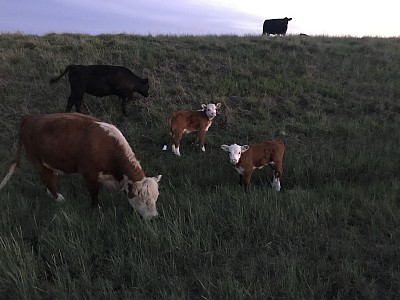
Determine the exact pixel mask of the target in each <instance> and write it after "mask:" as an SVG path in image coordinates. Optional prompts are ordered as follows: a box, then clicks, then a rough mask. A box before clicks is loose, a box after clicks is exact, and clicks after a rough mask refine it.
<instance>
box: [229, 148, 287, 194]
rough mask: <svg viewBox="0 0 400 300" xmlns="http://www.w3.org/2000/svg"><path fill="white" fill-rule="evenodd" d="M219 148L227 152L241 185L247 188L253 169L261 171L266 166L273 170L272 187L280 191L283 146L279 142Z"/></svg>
mask: <svg viewBox="0 0 400 300" xmlns="http://www.w3.org/2000/svg"><path fill="white" fill-rule="evenodd" d="M221 148H222V149H223V150H224V151H226V152H229V159H230V162H231V163H232V164H234V165H235V167H236V170H237V171H238V173H239V176H240V181H239V183H240V184H241V185H244V186H245V187H248V186H249V184H250V179H251V175H252V173H253V170H254V169H256V168H257V169H261V168H262V167H265V166H267V165H269V166H271V168H272V169H273V174H274V180H273V181H272V187H273V188H275V190H276V191H278V192H279V191H280V189H281V183H280V179H281V176H282V161H283V154H284V152H285V146H284V145H283V143H282V142H281V141H265V142H262V143H259V144H252V145H244V146H240V145H237V144H233V145H230V146H228V145H222V146H221Z"/></svg>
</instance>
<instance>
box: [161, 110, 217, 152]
mask: <svg viewBox="0 0 400 300" xmlns="http://www.w3.org/2000/svg"><path fill="white" fill-rule="evenodd" d="M220 107H221V103H217V104H213V103H209V104H207V105H205V104H202V109H201V110H198V111H176V112H173V113H172V114H171V115H170V116H169V117H168V126H169V129H170V133H171V138H172V152H174V153H175V154H176V155H178V156H180V155H181V153H180V152H179V145H180V141H181V139H182V135H183V134H184V133H189V132H193V131H197V139H196V144H199V146H200V147H201V150H202V151H206V149H205V148H204V140H205V135H206V131H208V128H210V126H211V124H212V120H213V119H214V118H215V116H216V115H217V109H219V108H220ZM164 148H165V149H166V147H164Z"/></svg>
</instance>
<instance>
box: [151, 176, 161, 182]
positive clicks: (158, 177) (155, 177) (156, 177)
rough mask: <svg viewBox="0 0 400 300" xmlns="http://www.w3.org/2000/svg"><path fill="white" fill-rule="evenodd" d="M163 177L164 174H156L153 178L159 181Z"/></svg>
mask: <svg viewBox="0 0 400 300" xmlns="http://www.w3.org/2000/svg"><path fill="white" fill-rule="evenodd" d="M161 177H162V175H158V176H154V177H153V179H154V180H155V181H156V182H159V181H160V180H161Z"/></svg>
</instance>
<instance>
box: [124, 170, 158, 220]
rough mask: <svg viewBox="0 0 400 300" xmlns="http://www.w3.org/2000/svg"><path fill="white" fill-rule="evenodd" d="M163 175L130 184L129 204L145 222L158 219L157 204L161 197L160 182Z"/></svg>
mask: <svg viewBox="0 0 400 300" xmlns="http://www.w3.org/2000/svg"><path fill="white" fill-rule="evenodd" d="M160 179H161V175H158V176H155V177H145V178H144V179H142V180H141V181H136V182H134V183H133V184H129V188H128V201H129V204H130V205H131V206H132V207H133V208H134V209H135V210H136V211H137V212H138V213H139V215H141V216H142V217H143V219H145V220H150V219H152V218H155V217H158V212H157V208H156V202H157V198H158V195H159V192H158V182H159V181H160Z"/></svg>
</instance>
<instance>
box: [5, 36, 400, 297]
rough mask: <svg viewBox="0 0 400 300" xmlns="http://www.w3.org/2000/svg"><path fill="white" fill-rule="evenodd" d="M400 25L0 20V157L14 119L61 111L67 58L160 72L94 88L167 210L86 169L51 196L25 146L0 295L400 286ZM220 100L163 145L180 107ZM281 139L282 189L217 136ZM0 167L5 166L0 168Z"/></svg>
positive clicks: (384, 291) (240, 293) (8, 214)
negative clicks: (231, 26) (136, 88)
mask: <svg viewBox="0 0 400 300" xmlns="http://www.w3.org/2000/svg"><path fill="white" fill-rule="evenodd" d="M399 50H400V40H399V39H396V38H392V39H381V38H353V37H345V38H335V37H323V36H312V37H304V36H290V35H289V36H285V37H261V36H244V37H238V36H212V35H210V36H163V35H160V36H135V35H98V36H88V35H79V34H49V35H45V36H33V35H21V34H1V35H0V126H1V128H2V129H1V130H0V143H1V147H0V167H1V168H0V169H1V170H3V173H2V174H5V173H6V169H7V166H8V163H9V161H10V160H11V159H12V158H13V155H14V150H15V146H14V144H15V142H16V133H17V126H18V122H19V118H20V117H21V116H22V115H24V114H27V113H52V112H60V111H64V110H65V106H66V99H67V97H68V95H69V84H68V82H67V80H66V79H65V78H64V79H62V80H60V81H59V82H58V83H57V84H54V85H51V86H50V85H49V83H48V81H49V79H50V78H51V77H53V76H55V75H57V74H59V73H60V72H61V70H63V69H64V68H65V66H66V65H68V64H113V65H123V66H126V67H128V68H130V69H131V70H132V71H134V72H135V73H136V74H138V75H140V76H142V77H148V78H149V80H150V84H151V87H150V92H151V96H150V97H149V98H141V97H139V98H138V99H137V100H136V101H134V102H132V103H129V105H128V113H129V116H128V117H126V118H125V117H123V116H122V113H121V111H120V103H119V100H118V99H117V98H116V97H104V98H96V97H92V96H90V95H85V96H84V107H83V109H84V112H85V113H89V114H92V115H95V116H97V117H99V118H100V119H102V120H104V121H107V122H111V123H113V124H115V125H116V126H117V127H118V128H120V130H121V131H122V132H123V134H124V135H125V137H126V138H127V140H128V141H129V143H130V144H131V146H132V148H133V150H134V152H135V153H136V155H137V156H138V158H139V160H140V161H141V164H142V167H143V168H144V170H145V173H146V174H147V175H149V176H150V175H158V174H162V175H163V177H162V180H161V182H160V197H159V202H158V203H157V205H158V210H159V213H160V217H159V218H158V219H157V220H152V221H150V222H144V221H143V220H141V219H140V218H139V216H138V215H137V214H136V213H135V212H134V210H133V209H132V208H131V207H130V206H129V204H128V202H127V201H126V199H125V196H124V195H123V193H119V192H115V191H110V190H107V189H103V190H102V191H101V193H100V203H101V205H102V210H101V211H92V210H91V209H90V201H89V196H88V193H87V192H86V190H85V187H84V185H83V183H82V180H81V178H79V176H64V177H61V178H60V179H59V186H60V189H61V191H62V193H63V195H64V196H65V198H66V199H67V202H66V203H64V204H58V203H55V202H53V201H52V200H51V199H49V198H48V197H47V195H46V193H45V188H44V187H43V185H42V184H41V183H40V180H39V178H38V176H37V175H36V174H35V173H34V172H33V170H32V167H31V166H30V165H29V163H28V162H27V160H26V158H24V159H23V163H22V165H21V167H20V168H19V169H18V170H17V172H16V174H15V175H14V177H12V179H11V181H10V182H9V183H8V185H7V186H6V187H5V188H4V189H3V190H2V191H1V192H0V198H1V201H0V220H1V221H0V231H1V236H0V295H1V296H2V298H4V299H6V298H7V299H9V298H10V299H42V298H44V299H83V298H86V299H114V298H117V299H121V298H122V299H396V298H399V297H400V259H399V249H400V243H399V238H400V221H399V215H400V214H399V207H400V184H399V159H398V157H399V154H398V149H399V145H400V134H399V130H398V128H400V117H399V116H400V104H399V98H400V81H399V80H398V74H399V73H400V65H399V63H398V62H399V61H400V51H399ZM209 101H213V102H221V103H222V104H223V107H222V110H221V114H220V115H218V116H217V118H216V119H215V121H214V123H213V125H212V126H211V128H210V130H209V132H208V133H207V136H206V152H205V153H202V152H201V151H200V150H199V149H197V148H195V147H194V146H193V145H192V143H193V142H194V139H195V138H194V136H193V135H186V136H184V138H183V141H182V146H181V153H182V157H176V156H174V155H173V154H172V153H171V152H170V151H168V152H163V151H161V148H162V146H163V145H164V144H165V143H168V141H169V135H168V131H167V126H166V119H167V116H168V114H169V113H170V112H172V111H174V110H179V109H193V110H196V109H199V108H200V105H201V104H202V103H207V102H209ZM275 138H276V139H281V140H283V141H284V142H285V145H286V154H285V158H284V174H283V180H282V186H283V190H282V192H280V193H276V192H275V191H274V190H273V189H272V188H271V186H270V181H271V177H272V172H271V170H269V169H267V168H265V169H262V170H255V172H254V174H253V178H252V182H251V186H250V188H249V190H248V191H247V192H245V191H244V190H243V189H242V188H241V187H240V186H239V185H238V175H237V173H236V171H235V170H234V168H233V167H232V166H231V165H230V164H229V162H228V157H227V155H226V153H225V152H224V151H222V150H221V149H220V145H221V144H224V143H239V144H246V143H255V142H259V141H262V140H266V139H275ZM1 176H3V175H1Z"/></svg>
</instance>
